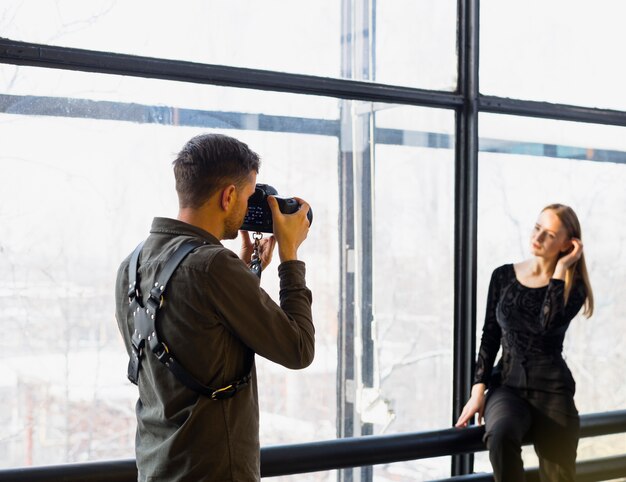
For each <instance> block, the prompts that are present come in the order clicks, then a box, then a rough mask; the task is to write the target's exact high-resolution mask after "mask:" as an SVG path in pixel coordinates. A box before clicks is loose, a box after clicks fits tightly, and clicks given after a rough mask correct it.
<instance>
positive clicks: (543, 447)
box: [532, 396, 580, 482]
mask: <svg viewBox="0 0 626 482" xmlns="http://www.w3.org/2000/svg"><path fill="white" fill-rule="evenodd" d="M533 405H534V407H533V418H534V423H533V429H532V431H533V439H534V441H535V451H536V452H537V455H538V456H539V478H540V480H541V481H542V482H574V479H575V476H576V449H577V448H578V438H579V434H580V419H579V417H578V411H577V410H576V406H575V405H574V400H573V399H571V398H570V397H567V396H557V397H554V398H553V399H552V400H550V401H549V402H548V403H546V404H545V405H544V404H542V406H537V404H535V403H533Z"/></svg>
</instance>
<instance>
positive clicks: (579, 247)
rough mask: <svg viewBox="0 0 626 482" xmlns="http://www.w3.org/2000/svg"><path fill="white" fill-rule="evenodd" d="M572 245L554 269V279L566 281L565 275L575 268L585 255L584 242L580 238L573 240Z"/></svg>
mask: <svg viewBox="0 0 626 482" xmlns="http://www.w3.org/2000/svg"><path fill="white" fill-rule="evenodd" d="M571 242H572V245H571V246H570V248H569V251H567V252H566V254H564V255H563V256H561V257H560V258H559V260H558V261H557V263H556V268H555V269H554V274H553V275H552V277H553V278H554V279H560V280H565V273H566V272H567V270H568V269H569V268H571V267H572V266H574V264H576V262H577V261H578V260H579V259H580V257H581V256H582V255H583V242H582V241H581V240H580V239H578V238H572V239H571Z"/></svg>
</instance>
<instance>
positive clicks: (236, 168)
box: [173, 134, 261, 208]
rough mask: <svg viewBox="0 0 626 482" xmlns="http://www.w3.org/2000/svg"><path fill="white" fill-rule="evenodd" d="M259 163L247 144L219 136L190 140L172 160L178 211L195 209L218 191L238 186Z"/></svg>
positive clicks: (257, 167)
mask: <svg viewBox="0 0 626 482" xmlns="http://www.w3.org/2000/svg"><path fill="white" fill-rule="evenodd" d="M260 163H261V161H260V159H259V156H258V154H257V153H256V152H254V151H252V150H251V149H250V148H249V147H248V146H247V144H244V143H243V142H241V141H239V140H237V139H235V138H233V137H229V136H225V135H222V134H202V135H199V136H196V137H194V138H193V139H191V140H190V141H189V142H187V144H185V146H184V147H183V148H182V150H181V151H180V152H179V153H178V157H177V158H176V159H175V160H174V162H173V164H174V177H175V179H176V192H177V193H178V199H179V203H180V207H190V208H198V207H200V206H202V204H204V203H205V202H206V201H207V200H208V199H209V198H210V197H211V196H212V195H213V193H215V192H216V191H217V190H218V189H221V188H223V187H225V186H228V185H229V184H235V185H236V186H237V187H239V186H241V184H243V183H244V182H245V180H246V179H248V176H249V175H250V174H251V173H252V171H255V172H257V173H258V172H259V165H260Z"/></svg>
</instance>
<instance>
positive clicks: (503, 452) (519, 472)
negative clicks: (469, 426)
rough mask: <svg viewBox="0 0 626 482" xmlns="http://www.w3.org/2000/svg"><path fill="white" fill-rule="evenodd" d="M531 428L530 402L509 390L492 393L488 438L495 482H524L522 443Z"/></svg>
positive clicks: (496, 390) (487, 425)
mask: <svg viewBox="0 0 626 482" xmlns="http://www.w3.org/2000/svg"><path fill="white" fill-rule="evenodd" d="M530 426H531V413H530V406H529V405H528V402H526V400H524V399H523V398H521V397H520V396H519V395H517V394H516V393H515V392H513V391H512V390H510V389H508V388H507V387H498V388H495V389H493V390H490V393H489V394H488V396H487V403H486V405H485V438H484V441H485V443H486V444H487V448H488V449H489V459H490V460H491V466H492V467H493V475H494V479H495V481H496V482H524V480H525V478H524V465H523V463H522V454H521V452H522V439H523V438H524V436H525V435H526V433H527V432H528V431H529V429H530Z"/></svg>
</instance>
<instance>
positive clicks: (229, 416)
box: [116, 134, 315, 482]
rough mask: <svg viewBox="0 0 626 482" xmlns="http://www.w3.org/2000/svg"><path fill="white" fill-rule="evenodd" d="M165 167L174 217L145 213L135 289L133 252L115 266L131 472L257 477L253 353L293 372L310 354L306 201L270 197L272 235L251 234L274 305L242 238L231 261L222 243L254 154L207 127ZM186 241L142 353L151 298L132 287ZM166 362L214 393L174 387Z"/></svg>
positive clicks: (145, 288) (148, 281) (169, 477)
mask: <svg viewBox="0 0 626 482" xmlns="http://www.w3.org/2000/svg"><path fill="white" fill-rule="evenodd" d="M173 164H174V175H175V178H176V191H177V193H178V198H179V213H178V218H177V219H176V220H174V219H166V218H155V219H154V221H153V224H152V229H151V231H150V235H149V236H148V238H147V239H146V241H145V242H144V244H143V247H142V248H141V251H140V254H139V255H138V256H139V257H138V258H135V259H136V260H137V261H136V263H135V264H136V265H138V270H137V285H136V288H135V287H134V286H133V276H132V266H133V259H132V256H129V257H128V258H126V259H125V260H124V261H123V262H122V264H121V266H120V268H119V270H118V273H117V286H116V318H117V322H118V326H119V329H120V331H121V333H122V336H123V338H124V343H125V345H126V349H127V351H128V353H129V356H130V357H131V362H130V363H129V378H130V379H131V380H132V379H133V374H134V375H136V376H137V385H138V389H139V399H138V401H137V405H136V415H137V434H136V458H137V468H138V473H139V476H138V480H140V481H168V482H170V481H182V480H185V481H191V480H193V481H238V482H241V481H258V480H259V479H260V474H259V473H260V470H259V406H258V394H257V379H256V372H255V367H254V355H255V354H259V355H261V356H263V357H265V358H267V359H269V360H271V361H273V362H276V363H279V364H281V365H283V366H285V367H288V368H292V369H300V368H304V367H306V366H308V365H309V364H310V363H311V362H312V360H313V355H314V345H315V340H314V326H313V321H312V316H311V292H310V291H309V289H308V288H307V287H306V284H305V265H304V263H303V262H302V261H298V259H297V252H298V247H299V246H300V244H301V243H302V242H303V241H304V239H305V238H306V236H307V233H308V229H309V221H308V220H307V212H308V210H309V206H308V204H307V203H306V202H304V201H303V200H301V199H298V198H296V199H297V201H298V203H299V204H300V209H299V210H298V211H297V212H295V213H293V214H288V215H285V214H283V213H282V212H281V211H280V209H279V208H278V204H277V202H276V200H275V199H274V198H273V197H268V204H269V207H270V209H271V213H272V218H273V224H274V236H273V237H269V238H266V239H263V240H261V242H260V243H259V245H258V248H259V252H258V254H259V258H260V260H261V265H262V267H263V268H264V267H266V266H267V265H268V264H269V263H270V261H271V259H272V253H273V250H274V247H275V245H276V244H277V245H278V254H279V257H280V261H281V263H280V265H279V266H278V274H279V277H280V306H278V305H277V304H276V303H275V302H274V301H273V300H272V299H271V298H270V297H269V295H268V294H267V293H266V292H265V291H264V290H263V289H261V288H260V286H259V278H258V277H257V276H256V275H255V274H253V273H252V272H251V271H250V269H249V268H248V263H249V262H250V258H251V255H252V251H253V244H252V242H251V240H250V237H249V234H248V233H247V232H241V235H242V250H241V255H240V257H237V256H236V255H235V254H233V253H232V252H231V251H230V250H228V249H226V248H225V247H223V246H222V244H221V243H220V240H222V239H234V238H235V237H236V236H237V233H238V229H239V227H240V226H241V225H242V223H243V220H244V216H245V215H246V211H247V206H248V198H249V197H250V196H252V194H253V193H254V192H255V185H256V176H257V173H258V169H259V157H258V156H257V154H255V153H254V152H252V151H251V150H250V149H249V148H248V146H247V145H246V144H244V143H242V142H240V141H238V140H236V139H233V138H231V137H227V136H224V135H218V134H207V135H200V136H197V137H194V138H193V139H191V140H190V141H189V142H188V143H187V144H186V145H185V146H184V148H183V149H182V151H181V152H180V153H179V154H178V157H177V158H176V160H175V161H174V163H173ZM148 202H149V200H148ZM190 242H191V243H193V242H196V243H197V245H200V244H201V246H199V247H195V248H194V249H193V250H191V251H190V252H189V253H188V254H187V255H186V256H185V257H184V258H183V260H182V262H180V264H178V265H177V267H176V269H175V270H174V271H173V274H172V275H171V277H170V278H169V282H167V287H166V288H165V291H164V292H163V286H161V290H162V292H163V295H162V297H161V299H160V302H157V304H156V306H157V307H158V308H157V307H155V308H154V310H155V312H154V316H153V319H154V317H156V321H154V324H155V326H156V329H155V331H156V334H157V336H158V338H159V342H163V343H162V344H161V345H160V346H162V349H154V348H152V350H151V349H150V348H151V347H152V345H149V343H150V339H151V338H150V335H148V337H147V340H146V341H145V342H146V344H145V345H144V346H143V348H142V347H141V345H140V348H139V349H137V343H136V341H137V327H136V320H137V319H139V318H140V316H137V317H136V318H135V315H136V314H139V315H142V314H143V311H144V307H147V308H148V309H146V313H148V314H149V309H150V306H151V305H149V303H146V304H145V305H143V304H141V303H142V300H143V302H146V300H145V299H143V298H142V295H143V297H144V298H147V295H148V294H150V295H151V299H152V295H153V294H154V290H155V289H157V290H158V284H159V283H160V281H159V280H158V279H157V278H158V276H160V273H162V270H163V267H164V266H165V265H166V264H167V262H168V260H170V259H171V258H172V255H173V253H174V252H176V250H177V249H178V248H179V247H181V246H183V245H185V243H187V244H189V243H190ZM137 252H139V250H137ZM163 271H167V270H163ZM129 273H130V276H129ZM155 280H156V284H155ZM155 286H156V288H155ZM129 288H130V290H129ZM151 290H152V291H151ZM157 293H158V292H157ZM157 300H158V298H157ZM133 306H140V307H141V310H139V308H137V310H134V309H133V308H132V307H133ZM131 309H133V313H131V312H130V311H131ZM157 310H158V315H157V314H156V311H157ZM135 311H137V313H135ZM140 311H141V312H140ZM151 335H152V336H154V335H155V333H151ZM133 337H135V338H133ZM139 339H141V335H139ZM153 341H154V340H153ZM142 342H143V341H142ZM151 351H152V353H151ZM133 357H134V358H133ZM163 360H165V361H163ZM174 365H175V366H180V367H183V368H184V370H186V372H187V373H188V374H189V375H190V376H189V377H188V378H193V379H195V380H196V381H198V382H199V383H200V384H203V385H205V386H206V387H212V388H211V389H210V390H211V391H212V393H211V394H209V395H208V396H207V394H206V393H199V392H198V391H196V390H193V389H191V388H188V387H189V383H181V378H180V377H179V376H178V375H175V370H174V368H173V366H174ZM139 366H140V367H141V369H139Z"/></svg>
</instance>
